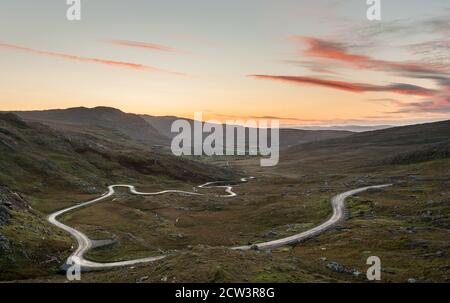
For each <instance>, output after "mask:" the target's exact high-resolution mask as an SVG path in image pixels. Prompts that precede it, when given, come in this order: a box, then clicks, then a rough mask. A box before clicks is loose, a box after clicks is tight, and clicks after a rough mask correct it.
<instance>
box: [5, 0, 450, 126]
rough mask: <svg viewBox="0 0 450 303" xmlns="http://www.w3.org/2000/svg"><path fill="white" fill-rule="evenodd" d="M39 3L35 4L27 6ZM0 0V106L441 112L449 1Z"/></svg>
mask: <svg viewBox="0 0 450 303" xmlns="http://www.w3.org/2000/svg"><path fill="white" fill-rule="evenodd" d="M37 3H38V4H37ZM381 3H382V19H381V21H368V20H367V18H366V10H367V8H368V6H367V4H366V0H340V1H337V0H335V1H332V0H328V1H326V0H323V1H319V0H316V1H306V0H305V1H301V0H227V1H219V0H201V1H200V0H191V1H182V0H178V1H174V0H164V1H151V0H133V1H125V0H94V1H93V0H81V5H82V6H81V8H82V9H81V16H82V20H81V21H72V22H70V21H68V20H66V10H67V8H68V6H67V4H66V0H39V1H35V0H2V1H1V2H0V66H1V68H0V110H32V109H50V108H67V107H76V106H86V107H94V106H112V107H116V108H119V109H122V110H124V111H126V112H133V113H142V114H150V115H177V116H183V117H192V116H193V113H194V112H195V111H201V112H203V113H204V117H205V118H206V119H210V118H216V119H219V120H225V119H237V118H242V119H248V118H257V117H260V118H263V117H265V118H267V117H271V118H278V119H280V120H282V123H283V124H285V125H342V124H360V125H372V124H408V123H416V122H423V121H436V120H444V119H448V118H450V2H449V1H448V0H428V1H423V0H389V1H387V0H381Z"/></svg>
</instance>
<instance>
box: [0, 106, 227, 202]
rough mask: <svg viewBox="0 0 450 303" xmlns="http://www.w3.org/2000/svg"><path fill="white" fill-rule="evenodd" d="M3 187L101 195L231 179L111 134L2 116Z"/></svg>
mask: <svg viewBox="0 0 450 303" xmlns="http://www.w3.org/2000/svg"><path fill="white" fill-rule="evenodd" d="M0 154H1V156H2V159H1V161H0V184H5V185H8V186H9V187H10V188H13V189H14V190H18V191H20V192H23V193H25V194H33V193H35V192H40V191H42V192H49V191H55V190H60V191H68V190H69V191H73V190H75V191H82V192H85V193H99V192H102V191H103V190H104V188H105V186H106V185H108V184H111V183H113V182H119V183H120V182H132V183H135V182H137V181H139V180H143V179H145V178H147V180H149V178H169V179H175V180H180V181H185V182H193V183H198V182H201V181H207V180H217V179H231V178H233V177H234V176H233V175H232V174H231V173H230V172H228V171H226V170H224V169H218V168H213V167H211V166H209V165H206V164H200V163H196V162H192V161H189V160H186V159H182V158H179V157H175V156H172V155H168V154H162V153H158V152H156V151H152V150H151V149H148V148H142V147H140V146H138V145H135V144H134V141H132V140H130V139H127V138H125V137H120V135H117V134H116V133H114V132H112V131H107V130H103V132H102V135H101V136H100V135H98V133H96V134H95V135H93V134H89V133H80V132H77V131H71V130H67V129H66V130H64V131H58V130H55V129H53V128H51V127H49V126H47V125H43V124H41V123H36V122H25V121H23V120H22V119H20V118H19V117H18V116H16V115H14V114H11V113H9V114H0Z"/></svg>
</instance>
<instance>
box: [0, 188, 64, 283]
mask: <svg viewBox="0 0 450 303" xmlns="http://www.w3.org/2000/svg"><path fill="white" fill-rule="evenodd" d="M70 248H71V239H70V238H69V236H68V235H66V234H65V233H64V232H62V231H61V230H58V229H56V228H55V227H53V226H51V225H50V224H48V223H47V222H46V220H45V218H44V216H43V215H42V214H40V213H39V212H37V211H35V210H33V209H32V208H31V207H30V204H29V203H28V201H27V200H26V199H25V198H24V197H23V196H22V195H21V194H19V193H16V192H13V191H11V190H10V189H9V188H8V187H6V186H3V185H2V186H0V268H1V270H0V281H1V280H11V279H24V278H33V277H35V276H40V275H45V274H49V273H52V272H56V271H57V270H58V269H59V266H60V264H62V263H63V260H64V258H65V257H66V256H67V255H68V253H69V251H70Z"/></svg>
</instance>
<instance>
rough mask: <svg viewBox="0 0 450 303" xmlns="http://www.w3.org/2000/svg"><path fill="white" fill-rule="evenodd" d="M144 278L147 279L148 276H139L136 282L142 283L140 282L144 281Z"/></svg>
mask: <svg viewBox="0 0 450 303" xmlns="http://www.w3.org/2000/svg"><path fill="white" fill-rule="evenodd" d="M145 280H148V276H143V277H140V278H139V279H138V280H137V282H138V283H142V282H144V281H145Z"/></svg>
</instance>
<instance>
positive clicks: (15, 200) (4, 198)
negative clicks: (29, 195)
mask: <svg viewBox="0 0 450 303" xmlns="http://www.w3.org/2000/svg"><path fill="white" fill-rule="evenodd" d="M29 208H30V205H29V204H28V202H27V201H26V200H25V199H24V198H23V197H22V196H21V195H20V194H18V193H15V192H13V191H11V190H10V189H9V188H8V187H6V186H2V185H0V226H2V225H4V224H6V223H8V221H9V219H10V218H11V211H13V210H26V209H29Z"/></svg>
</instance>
